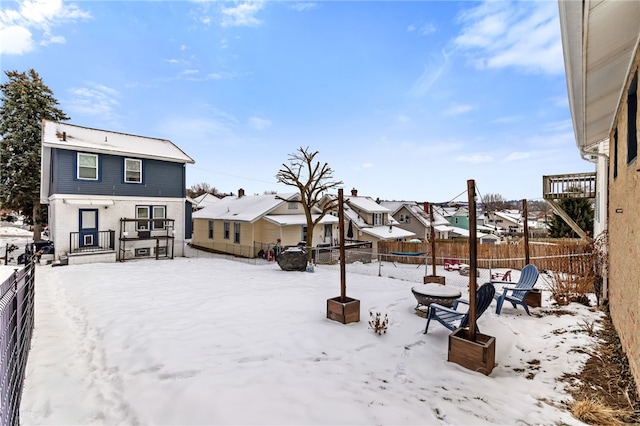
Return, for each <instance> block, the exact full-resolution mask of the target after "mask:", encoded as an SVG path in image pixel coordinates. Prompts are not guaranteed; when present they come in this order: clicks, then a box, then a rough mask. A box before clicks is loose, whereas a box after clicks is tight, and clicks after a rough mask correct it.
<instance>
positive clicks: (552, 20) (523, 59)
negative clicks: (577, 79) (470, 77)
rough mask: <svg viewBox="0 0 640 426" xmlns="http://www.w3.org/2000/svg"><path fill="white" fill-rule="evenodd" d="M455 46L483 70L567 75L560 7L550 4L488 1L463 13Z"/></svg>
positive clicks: (543, 2)
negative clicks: (509, 68)
mask: <svg viewBox="0 0 640 426" xmlns="http://www.w3.org/2000/svg"><path fill="white" fill-rule="evenodd" d="M459 22H461V23H462V24H463V28H462V32H461V33H460V35H459V36H458V37H456V39H455V40H454V43H455V45H456V46H457V47H458V48H460V49H462V50H463V51H466V52H467V53H468V54H469V56H470V60H471V62H472V63H473V64H474V65H475V66H476V67H477V68H480V69H486V68H495V69H500V68H507V67H512V68H516V69H519V70H521V71H522V72H526V73H541V74H551V75H558V74H562V73H563V72H564V62H563V57H562V42H561V38H560V24H559V22H558V6H557V4H555V2H550V1H537V2H534V1H522V2H506V1H499V2H496V1H487V2H484V3H482V4H481V5H480V6H478V7H475V8H473V9H471V10H468V11H466V12H464V13H462V14H461V15H460V16H459Z"/></svg>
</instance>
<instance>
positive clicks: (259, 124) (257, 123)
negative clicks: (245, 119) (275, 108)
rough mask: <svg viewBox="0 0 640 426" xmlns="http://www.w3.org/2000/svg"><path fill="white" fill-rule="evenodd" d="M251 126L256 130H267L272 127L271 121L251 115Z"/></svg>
mask: <svg viewBox="0 0 640 426" xmlns="http://www.w3.org/2000/svg"><path fill="white" fill-rule="evenodd" d="M249 127H251V128H253V129H256V130H265V129H268V128H269V127H271V121H269V120H266V119H264V118H260V117H251V118H250V119H249Z"/></svg>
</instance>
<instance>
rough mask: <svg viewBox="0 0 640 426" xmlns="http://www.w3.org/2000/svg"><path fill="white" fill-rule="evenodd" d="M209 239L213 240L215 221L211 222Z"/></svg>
mask: <svg viewBox="0 0 640 426" xmlns="http://www.w3.org/2000/svg"><path fill="white" fill-rule="evenodd" d="M209 238H210V239H213V221H212V220H210V221H209Z"/></svg>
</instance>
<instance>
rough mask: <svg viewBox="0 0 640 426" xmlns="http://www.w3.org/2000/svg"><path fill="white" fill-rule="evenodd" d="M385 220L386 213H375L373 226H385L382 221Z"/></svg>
mask: <svg viewBox="0 0 640 426" xmlns="http://www.w3.org/2000/svg"><path fill="white" fill-rule="evenodd" d="M383 218H384V213H374V214H373V226H379V225H383V224H384V222H383V221H382V219H383Z"/></svg>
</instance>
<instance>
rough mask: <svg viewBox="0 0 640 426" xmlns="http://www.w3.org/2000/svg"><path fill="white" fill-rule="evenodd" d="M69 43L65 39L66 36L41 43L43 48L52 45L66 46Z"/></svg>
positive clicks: (51, 38)
mask: <svg viewBox="0 0 640 426" xmlns="http://www.w3.org/2000/svg"><path fill="white" fill-rule="evenodd" d="M66 42H67V39H66V38H64V36H60V35H58V36H51V37H49V38H48V39H46V40H42V41H41V42H40V45H41V46H48V45H50V44H65V43H66Z"/></svg>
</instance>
